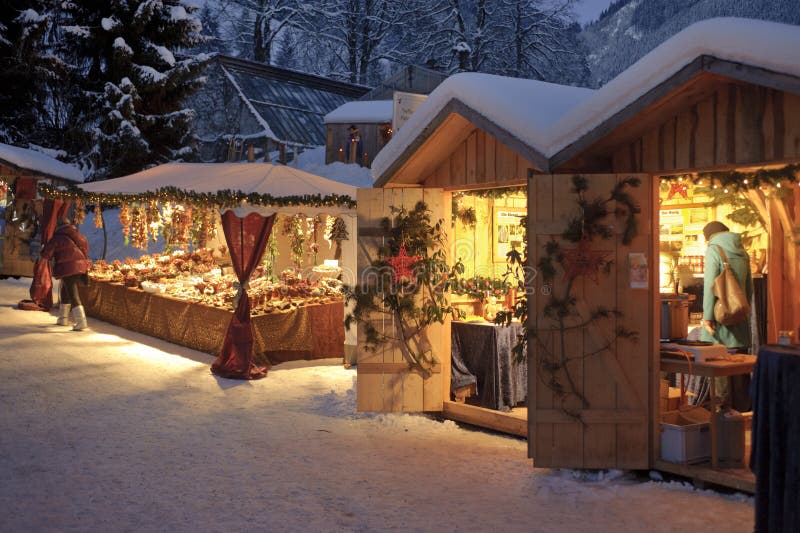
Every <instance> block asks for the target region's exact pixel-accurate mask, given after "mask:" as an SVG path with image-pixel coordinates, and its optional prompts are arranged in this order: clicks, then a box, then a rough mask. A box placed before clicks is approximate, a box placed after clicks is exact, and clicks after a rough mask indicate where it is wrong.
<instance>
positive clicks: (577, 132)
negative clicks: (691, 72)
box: [545, 17, 800, 156]
mask: <svg viewBox="0 0 800 533" xmlns="http://www.w3.org/2000/svg"><path fill="white" fill-rule="evenodd" d="M798 50H800V26H792V25H789V24H780V23H777V22H767V21H763V20H753V19H743V18H733V17H726V18H715V19H708V20H704V21H701V22H697V23H695V24H692V25H691V26H689V27H687V28H686V29H684V30H682V31H681V32H679V33H677V34H676V35H674V36H673V37H671V38H670V39H667V40H666V41H664V42H663V43H662V44H661V45H659V46H657V47H656V48H655V49H653V50H652V51H651V52H650V53H648V54H647V55H645V56H644V57H642V58H641V59H639V60H638V61H637V62H636V63H634V64H633V65H631V66H630V67H628V69H626V70H625V71H623V72H622V73H620V74H619V75H618V76H617V77H616V78H614V79H612V80H611V81H609V82H608V83H607V84H606V85H604V86H603V87H601V88H600V89H598V90H597V91H596V93H595V94H594V96H593V97H592V98H591V99H588V100H586V101H584V102H581V103H580V105H576V106H575V107H574V108H572V109H571V110H570V112H569V113H567V114H566V116H564V117H563V119H562V120H560V121H559V123H558V125H557V127H556V128H554V130H553V131H552V132H551V135H550V142H549V143H548V146H547V149H546V150H545V153H546V155H548V156H550V155H553V154H555V153H556V152H558V151H559V150H561V149H563V148H564V147H566V146H567V145H569V144H571V143H572V142H574V141H576V140H577V139H578V138H579V137H581V136H582V135H584V134H586V133H588V132H589V131H591V130H592V129H594V128H595V127H597V126H598V125H600V123H601V122H603V121H604V120H606V119H608V118H610V117H611V116H613V115H614V114H616V113H618V112H619V111H621V110H622V109H624V108H625V107H627V106H628V105H630V104H631V103H632V102H634V101H635V100H636V99H637V98H639V97H640V96H642V95H644V94H645V93H647V92H648V91H649V90H651V89H653V88H654V87H656V86H658V85H659V84H661V83H662V82H664V81H665V80H667V79H668V78H669V77H670V76H672V75H673V74H675V73H676V72H678V71H679V70H680V69H681V68H683V67H684V66H686V65H688V64H689V63H691V62H692V61H694V60H695V59H697V58H698V57H700V56H703V55H708V56H713V57H715V58H717V59H724V60H728V61H733V62H736V63H743V64H745V65H750V66H756V67H760V68H764V69H768V70H774V71H777V72H782V73H785V74H793V75H795V76H800V59H798Z"/></svg>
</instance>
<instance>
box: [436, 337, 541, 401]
mask: <svg viewBox="0 0 800 533" xmlns="http://www.w3.org/2000/svg"><path fill="white" fill-rule="evenodd" d="M521 330H522V326H521V325H520V324H519V323H512V324H511V325H510V326H497V325H494V324H490V323H488V322H485V323H468V322H453V323H452V329H451V335H452V348H451V361H452V367H451V378H450V387H451V390H454V389H456V388H460V387H464V386H466V385H469V384H470V383H476V386H477V396H478V399H479V400H480V405H481V407H486V408H488V409H496V410H499V411H508V410H509V408H511V407H514V406H515V405H517V404H519V403H520V402H522V401H524V400H525V399H526V398H527V395H528V367H527V365H526V364H517V363H516V362H515V361H514V356H513V355H512V353H511V349H512V348H513V347H514V345H516V343H517V338H518V336H519V334H520V332H521Z"/></svg>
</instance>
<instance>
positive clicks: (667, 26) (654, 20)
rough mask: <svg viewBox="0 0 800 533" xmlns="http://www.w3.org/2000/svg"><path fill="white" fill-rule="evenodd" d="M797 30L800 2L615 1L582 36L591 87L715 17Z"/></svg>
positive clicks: (730, 0)
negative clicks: (781, 24) (767, 22)
mask: <svg viewBox="0 0 800 533" xmlns="http://www.w3.org/2000/svg"><path fill="white" fill-rule="evenodd" d="M725 16H735V17H745V18H754V19H762V20H771V21H776V22H784V23H787V24H798V25H800V1H798V0H618V1H617V2H613V3H612V4H611V6H609V9H608V10H607V12H606V13H604V14H603V15H601V16H600V19H599V20H597V21H596V22H593V23H591V24H589V25H587V26H586V27H585V28H584V29H583V31H582V32H581V37H582V39H583V41H584V43H585V45H586V48H587V49H588V53H589V55H588V63H589V68H590V69H591V82H592V86H593V87H599V86H600V85H603V84H605V83H606V82H608V81H609V80H610V79H612V78H613V77H614V76H616V75H617V74H619V73H620V72H622V71H623V70H625V69H626V68H627V67H629V66H630V65H632V64H633V63H634V62H635V61H636V60H637V59H639V58H641V57H642V56H644V55H645V54H646V53H647V52H649V51H650V50H652V49H653V48H655V47H656V46H657V45H659V44H660V43H662V42H664V41H665V40H666V39H668V38H669V37H671V36H672V35H675V34H676V33H678V32H679V31H680V30H682V29H684V28H686V27H687V26H689V25H690V24H692V23H694V22H697V21H699V20H705V19H709V18H713V17H725Z"/></svg>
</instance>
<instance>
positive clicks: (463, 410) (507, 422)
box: [442, 401, 528, 438]
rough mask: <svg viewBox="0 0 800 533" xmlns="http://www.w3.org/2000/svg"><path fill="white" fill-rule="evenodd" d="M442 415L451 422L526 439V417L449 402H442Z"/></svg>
mask: <svg viewBox="0 0 800 533" xmlns="http://www.w3.org/2000/svg"><path fill="white" fill-rule="evenodd" d="M442 415H443V416H444V417H445V418H449V419H451V420H457V421H459V422H465V423H467V424H472V425H474V426H479V427H483V428H487V429H493V430H495V431H499V432H501V433H507V434H509V435H517V436H519V437H525V438H527V437H528V420H527V417H522V416H514V415H513V414H508V413H503V412H501V411H495V410H493V409H486V408H484V407H478V406H475V405H469V404H464V403H457V402H451V401H446V402H444V405H443V407H442Z"/></svg>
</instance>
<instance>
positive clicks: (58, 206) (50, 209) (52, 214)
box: [20, 198, 69, 311]
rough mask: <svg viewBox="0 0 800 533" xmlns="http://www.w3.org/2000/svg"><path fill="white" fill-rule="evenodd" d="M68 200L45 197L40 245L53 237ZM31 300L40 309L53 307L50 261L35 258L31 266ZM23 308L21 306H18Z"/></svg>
mask: <svg viewBox="0 0 800 533" xmlns="http://www.w3.org/2000/svg"><path fill="white" fill-rule="evenodd" d="M68 208H69V202H64V201H62V200H53V199H49V198H48V199H46V200H45V201H44V204H43V205H42V221H41V223H42V226H41V228H42V247H44V245H45V244H47V242H48V241H49V240H50V239H52V238H53V233H55V231H56V226H57V225H58V220H59V219H61V218H63V217H64V216H65V215H66V213H67V209H68ZM29 292H30V295H31V300H33V301H34V302H35V303H36V305H37V306H38V308H39V310H41V311H49V310H50V308H51V307H53V280H52V279H51V276H50V262H49V261H42V260H37V261H36V264H35V265H34V266H33V281H32V282H31V288H30V291H29ZM20 307H21V308H23V306H20Z"/></svg>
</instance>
